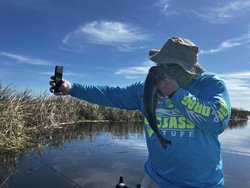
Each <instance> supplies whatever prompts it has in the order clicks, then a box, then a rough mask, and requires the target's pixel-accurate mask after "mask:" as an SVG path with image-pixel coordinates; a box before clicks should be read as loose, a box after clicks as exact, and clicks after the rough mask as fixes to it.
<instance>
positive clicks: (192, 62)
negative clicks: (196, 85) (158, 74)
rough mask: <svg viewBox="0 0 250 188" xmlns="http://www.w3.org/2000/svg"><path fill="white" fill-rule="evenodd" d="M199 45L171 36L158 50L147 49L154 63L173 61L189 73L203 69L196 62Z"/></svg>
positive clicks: (201, 71) (197, 72)
mask: <svg viewBox="0 0 250 188" xmlns="http://www.w3.org/2000/svg"><path fill="white" fill-rule="evenodd" d="M198 53H199V47H198V46H195V44H194V43H192V42H191V41H190V40H188V39H184V38H180V37H171V38H169V39H168V41H167V42H166V43H165V44H164V45H163V47H162V48H161V49H160V50H155V49H152V50H150V51H149V59H150V60H152V61H154V62H155V63H162V64H164V63H175V64H178V65H180V66H181V67H182V68H183V69H184V70H186V71H187V72H188V73H190V74H200V73H203V72H205V69H204V68H203V67H202V66H201V65H200V64H199V63H198Z"/></svg>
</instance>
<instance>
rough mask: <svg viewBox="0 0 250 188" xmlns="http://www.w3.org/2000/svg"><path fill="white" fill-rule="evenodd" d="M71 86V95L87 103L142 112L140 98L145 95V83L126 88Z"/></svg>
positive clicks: (76, 84)
mask: <svg viewBox="0 0 250 188" xmlns="http://www.w3.org/2000/svg"><path fill="white" fill-rule="evenodd" d="M71 86H72V88H71V90H70V93H69V94H70V95H71V96H73V97H76V98H79V99H82V100H85V101H87V102H90V103H94V104H98V105H102V106H109V107H115V108H122V109H126V110H141V103H140V100H141V98H140V96H141V95H142V93H143V82H136V83H134V84H132V85H130V86H126V87H109V86H101V85H82V84H78V83H71Z"/></svg>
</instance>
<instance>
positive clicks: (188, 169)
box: [50, 37, 231, 188]
mask: <svg viewBox="0 0 250 188" xmlns="http://www.w3.org/2000/svg"><path fill="white" fill-rule="evenodd" d="M198 53H199V48H198V47H197V46H195V45H194V44H193V43H192V42H191V41H190V40H187V39H183V38H179V37H172V38H169V39H168V41H167V42H166V43H165V44H164V46H163V47H162V48H161V50H150V52H149V58H150V59H151V60H152V61H154V62H155V63H156V64H157V65H158V66H161V67H162V68H163V69H165V71H166V73H167V75H168V76H167V78H166V79H165V85H164V86H163V87H161V88H159V89H160V90H161V91H162V93H163V94H164V95H165V97H162V98H161V101H162V102H159V104H158V106H157V110H156V116H157V119H158V121H159V122H160V123H161V124H160V125H158V127H159V131H160V133H161V135H162V136H163V137H164V138H165V139H167V140H171V142H172V144H171V145H169V146H168V148H167V149H166V150H164V149H163V148H162V146H161V144H160V142H159V140H158V138H157V136H156V134H155V133H154V132H153V131H152V129H151V128H150V125H149V124H148V122H147V120H146V119H145V116H144V113H143V99H142V98H141V97H140V96H141V95H142V93H143V86H144V82H136V83H134V84H132V85H130V86H127V87H108V86H93V85H81V84H77V83H70V82H68V81H66V80H63V84H62V86H60V88H59V89H60V90H61V92H60V93H56V95H67V94H70V95H71V96H74V97H77V98H80V99H83V100H86V101H88V102H91V103H96V104H99V105H105V106H111V107H118V108H123V109H128V110H137V109H139V110H140V111H141V112H142V115H143V119H144V125H145V132H146V140H147V146H148V150H149V156H148V160H147V162H146V163H145V165H144V170H145V172H146V175H145V177H144V179H143V181H142V187H143V188H153V187H155V188H156V187H171V188H172V187H175V188H176V187H224V179H223V165H222V159H221V144H220V140H219V138H218V135H219V134H221V133H222V132H223V131H224V130H225V128H226V126H227V123H228V121H229V119H230V116H231V105H230V100H229V95H228V92H227V89H226V86H225V84H224V82H223V81H222V80H221V79H220V78H218V77H217V76H214V75H209V74H204V72H205V69H204V68H202V66H201V65H200V64H198V62H197V60H198ZM52 78H53V77H52ZM50 85H51V86H54V84H53V82H52V81H51V82H50ZM50 91H51V92H52V93H53V92H54V90H53V89H52V88H50Z"/></svg>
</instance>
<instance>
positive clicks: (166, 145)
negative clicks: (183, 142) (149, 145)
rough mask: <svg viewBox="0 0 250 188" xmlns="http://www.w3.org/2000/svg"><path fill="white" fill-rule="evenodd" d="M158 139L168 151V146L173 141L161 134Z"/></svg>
mask: <svg viewBox="0 0 250 188" xmlns="http://www.w3.org/2000/svg"><path fill="white" fill-rule="evenodd" d="M157 137H158V139H159V141H160V143H161V145H162V147H163V148H164V149H167V147H168V144H169V145H171V141H170V140H166V139H164V138H163V136H162V135H161V134H160V133H159V134H158V135H157Z"/></svg>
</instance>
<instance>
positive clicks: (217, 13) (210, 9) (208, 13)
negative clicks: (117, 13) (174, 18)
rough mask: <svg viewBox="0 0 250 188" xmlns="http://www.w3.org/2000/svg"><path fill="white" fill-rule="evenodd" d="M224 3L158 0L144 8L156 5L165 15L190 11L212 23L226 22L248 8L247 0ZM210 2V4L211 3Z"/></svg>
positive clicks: (188, 12)
mask: <svg viewBox="0 0 250 188" xmlns="http://www.w3.org/2000/svg"><path fill="white" fill-rule="evenodd" d="M224 2H225V3H224V4H223V3H221V2H217V1H210V2H208V3H207V4H205V5H204V3H199V2H197V1H195V2H194V0H193V3H192V0H190V1H189V3H183V2H182V1H180V0H179V1H178V0H175V1H174V0H159V1H157V2H156V3H154V4H152V5H151V6H148V7H146V8H155V7H158V8H159V9H160V11H161V13H162V14H164V15H166V16H170V15H173V14H175V15H178V14H183V13H185V14H189V15H190V13H192V14H194V15H196V16H197V17H198V18H200V19H202V20H205V21H209V22H212V23H226V22H228V21H230V20H231V19H233V18H236V17H238V16H241V15H243V14H244V13H245V12H247V11H249V10H250V1H249V0H237V1H224ZM211 4H212V5H211Z"/></svg>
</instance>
